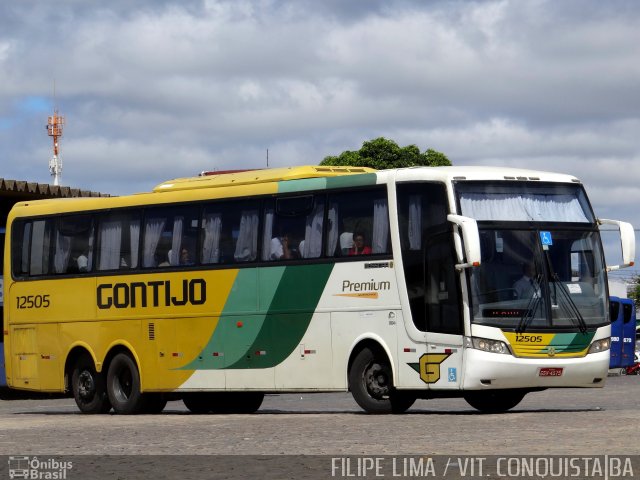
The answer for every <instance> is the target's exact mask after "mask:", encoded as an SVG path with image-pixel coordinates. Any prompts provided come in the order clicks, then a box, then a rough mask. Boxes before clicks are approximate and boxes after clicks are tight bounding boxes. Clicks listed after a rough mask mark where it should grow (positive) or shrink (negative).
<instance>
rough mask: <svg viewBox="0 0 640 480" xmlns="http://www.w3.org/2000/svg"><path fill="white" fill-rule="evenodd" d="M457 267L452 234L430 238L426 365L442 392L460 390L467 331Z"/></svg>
mask: <svg viewBox="0 0 640 480" xmlns="http://www.w3.org/2000/svg"><path fill="white" fill-rule="evenodd" d="M447 230H448V229H447ZM456 263H457V260H456V254H455V249H454V243H453V238H452V233H451V231H450V230H448V231H444V232H434V234H433V235H430V236H429V238H428V239H427V241H426V245H425V249H424V303H425V313H426V320H427V344H426V356H427V359H426V363H428V364H429V367H428V371H429V373H430V374H431V378H430V380H431V383H429V386H430V387H434V388H438V389H440V388H460V374H461V372H462V369H461V367H462V353H463V349H462V345H463V332H464V327H463V323H462V315H461V309H460V286H459V275H458V273H457V272H456V269H455V264H456ZM421 373H422V374H423V375H424V373H423V372H421Z"/></svg>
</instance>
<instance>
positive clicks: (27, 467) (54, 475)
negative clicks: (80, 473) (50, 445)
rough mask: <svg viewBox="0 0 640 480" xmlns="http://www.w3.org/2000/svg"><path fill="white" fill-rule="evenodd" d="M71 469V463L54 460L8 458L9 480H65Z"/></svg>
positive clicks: (21, 457) (22, 457)
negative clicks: (16, 479) (22, 479)
mask: <svg viewBox="0 0 640 480" xmlns="http://www.w3.org/2000/svg"><path fill="white" fill-rule="evenodd" d="M72 468H73V462H65V461H62V460H57V459H55V458H47V459H45V460H40V459H38V457H24V456H12V457H9V478H12V479H13V478H27V479H33V480H65V479H66V478H68V477H67V471H68V470H71V469H72Z"/></svg>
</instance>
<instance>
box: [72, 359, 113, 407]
mask: <svg viewBox="0 0 640 480" xmlns="http://www.w3.org/2000/svg"><path fill="white" fill-rule="evenodd" d="M71 389H72V391H73V398H74V400H75V401H76V405H78V408H79V409H80V411H81V412H82V413H90V414H96V413H107V412H109V410H111V403H110V402H109V396H108V395H107V385H106V382H105V378H104V374H102V373H98V372H97V371H96V368H95V365H94V364H93V359H92V358H91V356H90V355H89V354H88V353H84V354H82V355H80V357H79V358H78V360H77V361H76V364H75V366H74V367H73V372H72V374H71Z"/></svg>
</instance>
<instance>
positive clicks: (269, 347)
mask: <svg viewBox="0 0 640 480" xmlns="http://www.w3.org/2000/svg"><path fill="white" fill-rule="evenodd" d="M332 270H333V264H332V263H328V264H318V265H300V266H291V267H287V268H286V270H285V272H284V275H282V278H281V280H280V283H279V284H278V288H277V290H276V293H275V295H274V297H273V300H272V302H271V305H270V306H269V312H268V313H267V318H266V321H265V323H264V325H263V328H262V329H261V330H260V333H259V334H258V337H257V338H256V339H255V341H254V342H253V344H251V346H250V347H249V348H248V349H247V352H246V355H245V357H244V358H243V359H241V360H240V361H238V362H236V363H234V364H227V367H226V368H270V367H275V366H276V365H278V364H279V363H282V362H283V361H284V360H285V359H286V358H287V357H288V356H289V355H291V352H292V351H293V350H294V349H295V348H296V347H297V346H298V344H299V343H300V340H302V337H303V336H304V334H305V332H306V331H307V328H309V323H310V322H311V318H312V317H313V314H314V312H315V310H316V307H317V306H318V302H319V301H320V297H321V296H322V292H323V291H324V289H325V286H326V284H327V280H328V279H329V275H331V271H332ZM284 312H292V313H284Z"/></svg>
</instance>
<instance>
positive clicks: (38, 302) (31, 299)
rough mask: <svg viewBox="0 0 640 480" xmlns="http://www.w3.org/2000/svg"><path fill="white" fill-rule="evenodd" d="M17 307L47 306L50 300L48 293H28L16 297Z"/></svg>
mask: <svg viewBox="0 0 640 480" xmlns="http://www.w3.org/2000/svg"><path fill="white" fill-rule="evenodd" d="M16 300H17V302H18V308H19V309H26V308H48V307H49V305H50V304H51V302H50V301H49V295H28V296H26V297H23V296H18V297H16Z"/></svg>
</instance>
